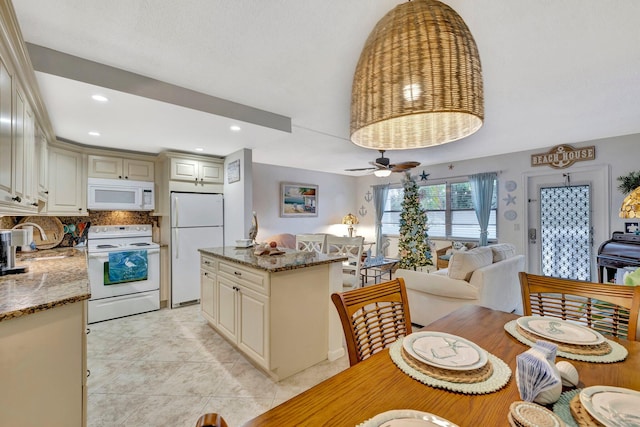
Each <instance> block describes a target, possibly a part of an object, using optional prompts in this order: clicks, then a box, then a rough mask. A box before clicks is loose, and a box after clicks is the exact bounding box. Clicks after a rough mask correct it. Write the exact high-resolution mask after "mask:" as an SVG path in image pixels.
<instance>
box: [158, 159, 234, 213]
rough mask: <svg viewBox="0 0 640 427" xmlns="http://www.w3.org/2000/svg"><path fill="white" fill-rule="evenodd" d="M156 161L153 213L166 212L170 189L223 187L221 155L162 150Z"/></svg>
mask: <svg viewBox="0 0 640 427" xmlns="http://www.w3.org/2000/svg"><path fill="white" fill-rule="evenodd" d="M156 165H157V167H156V174H157V176H156V184H157V190H158V191H156V209H155V211H154V215H157V216H164V215H169V194H170V193H171V192H172V191H186V192H197V193H222V192H223V191H224V160H223V159H220V158H217V157H207V156H195V155H189V154H184V153H176V152H171V151H165V152H163V153H161V154H160V155H159V156H158V161H157V163H156Z"/></svg>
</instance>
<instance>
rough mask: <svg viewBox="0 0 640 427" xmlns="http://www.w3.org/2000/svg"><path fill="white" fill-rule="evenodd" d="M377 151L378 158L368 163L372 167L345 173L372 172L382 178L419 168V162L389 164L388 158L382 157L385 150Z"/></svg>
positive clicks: (350, 170) (348, 170)
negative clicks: (378, 153) (378, 152)
mask: <svg viewBox="0 0 640 427" xmlns="http://www.w3.org/2000/svg"><path fill="white" fill-rule="evenodd" d="M378 151H380V157H378V158H377V159H376V160H375V161H373V162H369V163H370V164H371V165H372V166H373V167H369V168H354V169H345V171H347V172H355V171H366V170H372V171H373V173H374V175H375V176H380V177H384V176H389V175H391V172H404V171H407V170H409V169H413V168H415V167H416V166H420V163H419V162H402V163H390V162H389V158H387V157H385V156H384V152H385V150H378Z"/></svg>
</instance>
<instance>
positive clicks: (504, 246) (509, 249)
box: [489, 243, 516, 262]
mask: <svg viewBox="0 0 640 427" xmlns="http://www.w3.org/2000/svg"><path fill="white" fill-rule="evenodd" d="M489 247H490V248H491V251H492V252H493V262H498V261H503V260H505V259H507V258H511V257H512V256H515V254H516V247H515V246H514V245H512V244H511V243H496V244H495V245H489Z"/></svg>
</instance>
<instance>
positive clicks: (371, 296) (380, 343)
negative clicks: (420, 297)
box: [331, 277, 411, 366]
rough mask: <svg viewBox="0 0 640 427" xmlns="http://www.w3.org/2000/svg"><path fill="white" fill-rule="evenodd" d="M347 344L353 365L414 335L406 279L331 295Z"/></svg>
mask: <svg viewBox="0 0 640 427" xmlns="http://www.w3.org/2000/svg"><path fill="white" fill-rule="evenodd" d="M331 301H333V303H334V304H335V306H336V309H337V310H338V314H339V315H340V321H341V323H342V329H343V330H344V335H345V338H346V341H347V350H348V352H349V363H350V365H351V366H353V365H355V364H356V363H358V362H362V361H363V360H365V359H367V358H369V357H371V356H372V355H373V354H375V353H377V352H379V351H381V350H383V349H385V348H387V347H388V346H389V345H391V344H392V343H393V342H395V341H396V340H397V339H398V338H401V337H404V336H407V335H409V334H410V333H411V316H410V315H409V301H408V299H407V291H406V289H405V286H404V279H403V278H401V277H399V278H397V279H394V280H391V281H388V282H383V283H380V284H377V285H371V286H366V287H364V288H359V289H354V290H351V291H346V292H342V293H334V294H332V295H331Z"/></svg>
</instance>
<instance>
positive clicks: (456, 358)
mask: <svg viewBox="0 0 640 427" xmlns="http://www.w3.org/2000/svg"><path fill="white" fill-rule="evenodd" d="M402 347H403V348H404V349H405V351H406V352H408V353H409V354H410V355H411V356H413V357H415V358H416V359H418V360H420V361H422V362H424V363H426V364H428V365H431V366H436V367H438V368H444V369H451V370H454V371H470V370H472V369H478V368H481V367H483V366H484V365H486V363H487V360H488V357H487V353H486V352H485V351H483V350H482V349H481V348H480V347H478V346H477V345H475V344H474V343H472V342H471V341H469V340H466V339H464V338H462V337H459V336H457V335H451V334H446V333H444V332H435V331H421V332H415V333H413V334H411V335H408V336H406V337H405V338H404V340H403V341H402Z"/></svg>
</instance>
